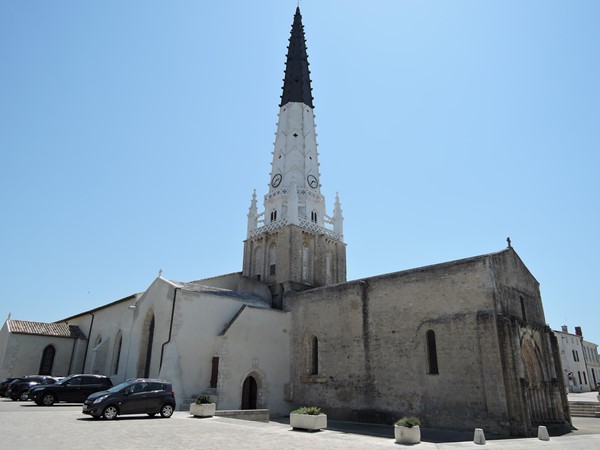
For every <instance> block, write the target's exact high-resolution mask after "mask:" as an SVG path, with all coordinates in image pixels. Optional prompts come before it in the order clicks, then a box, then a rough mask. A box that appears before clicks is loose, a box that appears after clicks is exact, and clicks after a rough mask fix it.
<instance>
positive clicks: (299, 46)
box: [279, 8, 314, 108]
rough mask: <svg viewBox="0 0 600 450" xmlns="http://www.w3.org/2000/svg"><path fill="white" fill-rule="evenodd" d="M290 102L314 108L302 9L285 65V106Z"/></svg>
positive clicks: (282, 101)
mask: <svg viewBox="0 0 600 450" xmlns="http://www.w3.org/2000/svg"><path fill="white" fill-rule="evenodd" d="M289 102H299V103H304V104H305V105H308V106H310V107H311V108H314V106H313V96H312V90H311V87H310V70H308V55H307V53H306V39H305V38H304V26H303V25H302V15H301V14H300V8H296V14H295V15H294V23H293V25H292V33H291V36H290V45H289V46H288V53H287V61H286V63H285V78H284V79H283V94H282V95H281V103H280V105H279V106H283V105H285V104H286V103H289Z"/></svg>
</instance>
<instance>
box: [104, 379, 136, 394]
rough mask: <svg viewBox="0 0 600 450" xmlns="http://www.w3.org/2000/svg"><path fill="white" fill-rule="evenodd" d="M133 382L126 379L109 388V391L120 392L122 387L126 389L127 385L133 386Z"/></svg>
mask: <svg viewBox="0 0 600 450" xmlns="http://www.w3.org/2000/svg"><path fill="white" fill-rule="evenodd" d="M132 384H133V383H132V382H131V381H124V382H123V383H120V384H117V385H116V386H113V387H111V388H110V389H107V391H108V392H112V393H113V394H114V393H116V392H120V391H121V389H125V388H126V387H127V386H131V385H132Z"/></svg>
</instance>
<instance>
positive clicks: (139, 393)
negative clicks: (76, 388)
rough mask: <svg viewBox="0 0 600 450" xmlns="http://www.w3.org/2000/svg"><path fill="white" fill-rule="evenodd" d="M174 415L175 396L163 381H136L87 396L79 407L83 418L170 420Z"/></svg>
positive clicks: (142, 379) (126, 382) (140, 379)
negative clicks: (138, 416)
mask: <svg viewBox="0 0 600 450" xmlns="http://www.w3.org/2000/svg"><path fill="white" fill-rule="evenodd" d="M173 411H175V393H174V392H173V388H172V386H171V383H169V382H168V381H165V380H155V379H148V378H138V379H135V380H127V381H125V382H123V383H121V384H118V385H116V386H115V387H112V388H110V389H108V390H106V391H102V392H96V393H95V394H92V395H90V396H89V397H88V398H87V399H86V401H85V402H84V403H83V410H82V412H83V414H88V415H90V416H92V417H94V418H99V417H103V418H104V419H107V420H112V419H115V418H116V417H117V416H118V415H123V414H148V415H149V416H150V417H152V416H154V415H156V414H160V415H161V416H162V417H167V418H168V417H171V416H172V415H173Z"/></svg>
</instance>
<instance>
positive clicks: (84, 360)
mask: <svg viewBox="0 0 600 450" xmlns="http://www.w3.org/2000/svg"><path fill="white" fill-rule="evenodd" d="M89 314H90V316H92V323H90V329H89V331H88V343H87V345H86V346H85V355H83V366H82V367H81V371H82V372H85V363H86V360H87V354H88V349H89V348H90V341H91V340H92V328H93V326H94V319H95V318H96V316H94V313H89Z"/></svg>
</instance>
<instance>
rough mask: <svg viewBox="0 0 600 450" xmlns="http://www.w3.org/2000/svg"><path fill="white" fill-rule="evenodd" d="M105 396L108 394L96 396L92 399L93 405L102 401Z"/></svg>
mask: <svg viewBox="0 0 600 450" xmlns="http://www.w3.org/2000/svg"><path fill="white" fill-rule="evenodd" d="M106 397H108V395H102V396H100V397H98V398H97V399H96V400H94V405H95V404H96V403H100V402H101V401H103V400H104V399H105V398H106Z"/></svg>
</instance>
